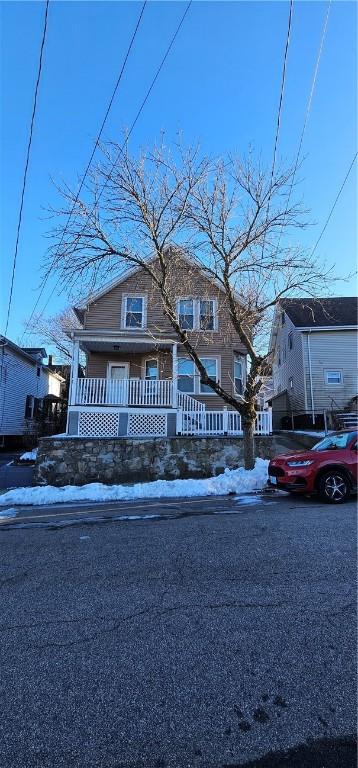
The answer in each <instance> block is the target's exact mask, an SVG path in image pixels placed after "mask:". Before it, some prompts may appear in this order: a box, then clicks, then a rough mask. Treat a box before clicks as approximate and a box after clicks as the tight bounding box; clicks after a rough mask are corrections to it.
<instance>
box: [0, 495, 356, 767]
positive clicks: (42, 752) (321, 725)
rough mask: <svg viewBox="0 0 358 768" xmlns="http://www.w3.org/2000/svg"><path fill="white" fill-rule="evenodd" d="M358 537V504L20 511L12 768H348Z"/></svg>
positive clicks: (214, 502)
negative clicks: (248, 767) (240, 767)
mask: <svg viewBox="0 0 358 768" xmlns="http://www.w3.org/2000/svg"><path fill="white" fill-rule="evenodd" d="M355 541H356V509H355V502H354V501H351V502H349V503H347V504H344V505H342V506H334V507H330V506H322V505H321V504H320V503H319V502H318V501H317V500H314V499H312V500H309V499H297V500H296V499H291V498H288V497H286V496H284V495H277V496H276V495H272V494H271V495H269V494H268V495H266V496H265V495H263V496H257V497H254V496H248V497H244V498H243V499H241V500H237V499H236V498H235V497H225V498H220V499H218V498H216V499H193V500H189V499H185V500H163V501H161V502H160V501H158V502H156V501H155V500H153V499H151V500H150V501H147V502H145V501H144V502H132V503H129V502H122V503H119V504H109V505H88V504H84V505H82V506H81V507H78V506H77V507H76V506H75V505H66V506H61V508H60V507H59V505H57V507H51V508H43V507H41V508H40V507H39V508H36V509H34V508H23V509H22V510H19V511H18V515H17V517H16V518H14V519H13V520H12V521H7V522H6V521H5V522H3V523H2V526H1V529H0V578H1V580H0V586H1V591H0V594H1V598H2V600H1V617H0V631H1V643H0V654H1V669H2V673H1V678H0V691H1V718H0V765H1V767H2V768H15V767H16V768H18V767H19V766H21V768H58V767H60V766H64V767H65V768H186V767H188V768H189V767H191V766H193V768H197V767H200V768H214V766H215V768H224V766H229V767H230V768H233V767H234V766H252V767H254V766H257V768H259V767H260V768H276V767H277V768H279V766H283V765H285V766H289V768H303V767H304V766H305V767H306V766H307V768H308V767H309V766H312V768H313V766H315V768H318V766H320V768H323V766H325V768H335V767H336V768H338V766H339V768H350V766H352V767H353V765H355V749H354V745H353V737H354V732H355V705H356V701H355V653H356V645H355V640H356V637H355V604H356V600H355V597H356V596H355V583H356V556H355Z"/></svg>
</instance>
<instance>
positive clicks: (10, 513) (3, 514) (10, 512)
mask: <svg viewBox="0 0 358 768" xmlns="http://www.w3.org/2000/svg"><path fill="white" fill-rule="evenodd" d="M16 515H17V510H16V509H14V508H13V507H9V508H8V509H2V510H1V511H0V521H1V520H5V518H9V517H16Z"/></svg>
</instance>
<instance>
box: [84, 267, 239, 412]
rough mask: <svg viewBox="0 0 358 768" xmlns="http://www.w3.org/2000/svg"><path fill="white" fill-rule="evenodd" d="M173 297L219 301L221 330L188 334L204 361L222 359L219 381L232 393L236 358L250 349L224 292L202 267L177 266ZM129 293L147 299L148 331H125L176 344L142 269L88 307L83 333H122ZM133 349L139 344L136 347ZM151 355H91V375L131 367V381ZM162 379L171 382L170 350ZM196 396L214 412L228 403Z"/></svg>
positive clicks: (163, 358)
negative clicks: (115, 364)
mask: <svg viewBox="0 0 358 768" xmlns="http://www.w3.org/2000/svg"><path fill="white" fill-rule="evenodd" d="M173 285H174V286H175V288H174V289H173V295H174V296H175V297H176V298H184V297H185V298H188V297H192V298H204V299H205V298H211V299H215V300H216V302H217V312H218V328H217V330H215V331H203V332H201V331H189V332H188V336H189V339H190V341H191V343H192V344H193V346H194V347H195V350H196V352H197V353H198V354H199V355H200V357H205V356H210V357H217V358H219V371H220V370H221V377H220V380H221V383H222V386H223V387H224V389H226V390H227V391H228V392H230V394H232V393H233V377H234V356H235V354H239V355H245V354H246V350H245V347H244V346H243V344H242V343H241V341H240V339H239V337H238V335H237V334H236V333H235V332H234V330H233V328H232V324H231V321H230V317H229V312H228V309H227V305H226V299H225V294H224V293H223V292H222V291H220V290H219V288H217V287H216V286H215V285H214V284H213V283H211V282H210V280H208V279H207V278H206V277H204V276H203V275H202V273H201V272H200V270H199V269H197V268H196V267H195V268H191V267H190V266H188V264H187V263H186V262H182V263H179V264H178V263H177V264H176V268H175V276H174V277H173ZM128 294H129V295H130V294H134V295H135V294H136V295H138V296H144V297H145V300H146V305H147V327H146V328H145V329H139V330H138V331H136V330H132V329H131V330H127V332H126V335H128V337H131V336H133V338H135V337H136V335H137V334H140V336H141V337H143V335H147V336H148V337H149V338H151V339H152V338H153V337H157V338H160V337H162V338H166V339H172V340H173V342H176V341H177V337H176V334H175V331H174V330H173V328H172V326H171V324H170V321H169V319H168V318H167V317H166V315H165V313H164V309H163V305H162V300H161V296H160V294H159V291H158V290H156V289H154V288H153V287H152V284H151V279H150V276H149V275H148V274H147V273H146V272H145V271H144V270H140V271H139V272H137V273H136V274H135V275H131V276H130V277H128V279H127V280H125V281H123V282H122V283H121V284H119V285H117V286H115V287H114V288H112V289H111V290H109V291H108V292H107V293H106V294H105V295H103V296H102V297H100V298H99V299H98V300H97V301H95V302H94V303H93V304H90V305H89V306H88V308H87V310H86V313H85V322H84V329H85V330H91V329H93V330H96V331H98V330H103V331H106V330H111V331H115V330H123V327H122V317H123V309H122V308H123V297H124V296H126V295H128ZM133 349H135V344H134V343H133ZM149 356H151V355H150V354H149V353H148V354H140V355H138V354H136V353H135V352H133V353H132V354H127V353H121V354H120V355H112V354H110V355H106V354H100V353H91V354H89V356H88V360H87V376H90V377H91V376H92V377H105V376H106V375H107V362H108V360H111V361H116V360H120V361H122V362H129V363H130V373H129V375H130V377H132V376H142V373H140V371H141V369H142V365H143V361H144V359H145V358H146V357H149ZM178 356H179V357H180V356H185V353H184V352H183V350H182V346H181V345H180V344H178ZM159 357H160V359H161V364H160V378H172V354H171V352H170V353H169V354H167V355H164V354H163V353H162V352H161V353H160V355H159ZM195 398H196V399H198V400H200V401H201V402H203V403H205V405H206V406H207V407H208V408H210V409H211V410H215V409H220V408H222V407H224V405H225V404H224V402H223V401H222V400H221V398H219V397H218V396H217V395H197V394H195Z"/></svg>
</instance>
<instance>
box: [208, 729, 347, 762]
mask: <svg viewBox="0 0 358 768" xmlns="http://www.w3.org/2000/svg"><path fill="white" fill-rule="evenodd" d="M356 766H357V740H356V738H355V737H354V736H347V737H345V738H343V739H319V740H317V741H309V742H307V744H300V745H299V746H298V747H293V748H292V749H290V750H288V751H287V752H269V753H268V754H267V755H264V757H261V758H260V759H258V760H250V762H248V763H240V764H233V763H230V764H228V765H225V766H222V768H356Z"/></svg>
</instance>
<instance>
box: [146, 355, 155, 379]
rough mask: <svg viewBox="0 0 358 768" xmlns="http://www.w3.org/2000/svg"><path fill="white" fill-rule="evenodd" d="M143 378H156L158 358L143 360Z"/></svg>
mask: <svg viewBox="0 0 358 768" xmlns="http://www.w3.org/2000/svg"><path fill="white" fill-rule="evenodd" d="M145 378H146V379H147V380H149V381H155V379H158V360H157V358H156V357H153V358H151V359H150V360H146V361H145Z"/></svg>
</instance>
